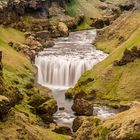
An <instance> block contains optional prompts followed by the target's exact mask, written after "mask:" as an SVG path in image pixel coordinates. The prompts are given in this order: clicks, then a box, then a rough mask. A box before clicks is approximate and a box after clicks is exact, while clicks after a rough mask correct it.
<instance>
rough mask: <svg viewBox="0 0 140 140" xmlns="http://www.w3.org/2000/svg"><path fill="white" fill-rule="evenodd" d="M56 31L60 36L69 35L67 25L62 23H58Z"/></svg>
mask: <svg viewBox="0 0 140 140" xmlns="http://www.w3.org/2000/svg"><path fill="white" fill-rule="evenodd" d="M58 31H59V32H60V35H61V36H68V35H69V29H68V27H67V25H66V24H65V23H63V22H59V24H58Z"/></svg>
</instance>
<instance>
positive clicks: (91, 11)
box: [66, 0, 102, 30]
mask: <svg viewBox="0 0 140 140" xmlns="http://www.w3.org/2000/svg"><path fill="white" fill-rule="evenodd" d="M98 3H99V2H98V0H90V1H86V0H73V1H72V2H71V3H68V4H67V5H66V10H67V12H68V14H69V15H70V16H72V17H77V16H80V15H84V16H85V20H84V21H83V23H81V25H79V26H78V27H77V29H76V30H83V29H90V28H91V27H90V24H91V23H92V20H91V18H96V17H101V16H102V14H101V12H102V11H101V10H100V9H99V8H98ZM87 7H88V8H87Z"/></svg>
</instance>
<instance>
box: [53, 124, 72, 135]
mask: <svg viewBox="0 0 140 140" xmlns="http://www.w3.org/2000/svg"><path fill="white" fill-rule="evenodd" d="M53 131H54V132H56V133H59V134H64V135H70V136H71V135H72V132H71V129H70V128H69V127H68V126H61V125H60V126H56V128H55V129H54V130H53Z"/></svg>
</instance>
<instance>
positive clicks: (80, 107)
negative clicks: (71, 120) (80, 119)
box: [72, 98, 93, 116]
mask: <svg viewBox="0 0 140 140" xmlns="http://www.w3.org/2000/svg"><path fill="white" fill-rule="evenodd" d="M72 110H73V111H74V112H76V114H78V115H85V116H91V115H93V104H91V103H89V102H88V101H87V100H85V99H83V98H82V99H78V98H77V99H75V100H74V103H73V105H72Z"/></svg>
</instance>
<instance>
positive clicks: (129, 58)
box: [114, 47, 140, 66]
mask: <svg viewBox="0 0 140 140" xmlns="http://www.w3.org/2000/svg"><path fill="white" fill-rule="evenodd" d="M138 58H140V47H133V48H132V49H131V50H128V49H126V50H125V51H124V54H123V57H122V58H121V60H119V61H118V60H116V61H114V66H123V65H126V64H127V63H130V62H134V60H135V59H138Z"/></svg>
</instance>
